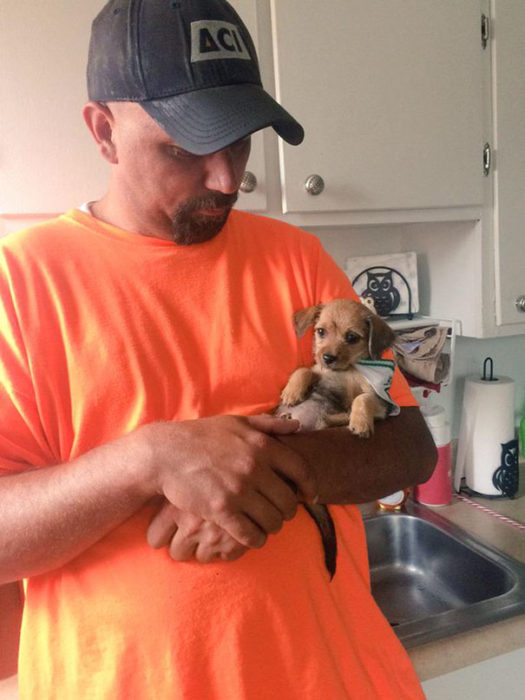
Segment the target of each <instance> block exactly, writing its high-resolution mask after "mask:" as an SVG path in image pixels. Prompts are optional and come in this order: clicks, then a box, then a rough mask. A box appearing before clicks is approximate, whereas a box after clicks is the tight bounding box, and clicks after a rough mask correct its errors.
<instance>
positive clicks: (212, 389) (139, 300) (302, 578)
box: [0, 210, 423, 700]
mask: <svg viewBox="0 0 525 700" xmlns="http://www.w3.org/2000/svg"><path fill="white" fill-rule="evenodd" d="M0 291H1V303H0V329H1V333H0V380H1V381H0V469H1V472H2V473H11V472H14V471H19V470H22V469H26V468H27V467H28V466H31V467H45V466H47V465H51V464H57V463H64V462H67V461H69V460H71V459H74V458H75V457H77V456H78V455H80V454H83V453H84V452H86V451H87V450H89V449H91V448H93V447H95V446H96V445H99V444H101V443H105V442H107V441H109V440H112V439H114V438H116V437H118V436H121V435H123V434H126V433H128V432H130V431H131V430H133V429H134V428H136V427H137V426H139V425H141V424H144V423H146V422H150V421H155V420H185V419H191V418H197V417H200V416H209V415H215V414H224V413H229V414H232V413H233V414H254V413H258V412H262V411H267V410H270V409H271V408H272V407H274V406H275V405H276V403H277V402H278V398H279V393H280V390H281V388H282V386H283V385H284V384H285V382H286V379H287V377H288V375H289V373H290V372H291V370H292V369H294V368H295V367H297V366H298V365H301V364H309V363H310V362H311V347H310V338H308V337H305V338H303V339H301V340H298V339H297V337H296V335H295V332H294V329H293V324H292V321H291V319H292V314H293V312H294V311H296V310H298V309H301V308H305V307H307V306H311V305H313V304H315V303H317V302H319V301H321V300H328V299H331V298H335V297H341V296H348V295H353V294H354V293H353V291H352V290H351V287H350V284H349V281H348V279H347V278H346V276H345V275H344V274H343V272H342V271H341V270H340V269H339V268H338V267H337V266H336V265H335V263H334V262H333V261H332V260H331V259H330V258H329V257H328V256H327V255H326V254H325V253H324V251H323V250H322V248H321V246H320V244H319V242H318V240H317V239H316V238H315V236H313V235H311V234H308V233H305V232H303V231H299V230H297V229H295V228H292V227H290V226H287V225H285V224H283V223H280V222H278V221H273V220H269V219H263V218H261V217H257V216H253V215H249V214H244V213H241V212H233V213H232V215H231V216H230V218H229V220H228V223H227V225H226V226H225V228H224V229H223V231H222V232H221V233H220V234H219V235H218V236H217V237H216V238H215V239H213V240H211V241H209V242H207V243H203V244H200V245H195V246H188V247H180V246H177V245H175V244H173V243H171V242H168V241H164V240H160V239H157V238H149V237H145V236H140V235H137V234H134V233H130V232H127V231H123V230H121V229H118V228H116V227H113V226H110V225H107V224H104V223H102V222H100V221H97V220H96V219H94V218H93V217H91V216H89V215H88V214H85V213H83V212H81V211H79V210H72V211H71V212H69V213H68V214H67V215H64V216H61V217H59V218H58V219H56V220H53V221H51V222H47V223H45V224H42V225H40V226H36V227H33V228H31V229H28V230H26V231H23V232H19V233H17V234H13V235H11V236H9V237H8V238H6V239H4V240H3V241H2V242H1V244H0ZM391 395H392V398H393V399H394V400H395V401H396V402H397V403H399V404H400V405H412V404H414V400H413V398H412V396H411V394H410V390H409V389H408V387H407V385H406V383H405V382H404V380H403V378H402V377H401V376H400V374H399V373H398V372H396V374H395V377H394V382H393V385H392V389H391ZM392 420H395V419H394V418H393V419H392ZM331 510H332V513H333V517H334V521H335V526H336V530H337V535H338V551H339V554H338V563H337V574H336V576H335V578H334V580H333V581H332V582H330V581H329V579H328V574H327V572H326V570H325V566H324V559H323V551H322V546H321V541H320V538H319V533H318V531H317V529H316V526H315V524H314V523H313V521H312V520H311V518H310V517H309V516H308V515H307V514H306V513H305V511H304V510H303V509H299V512H298V514H297V516H296V517H295V518H294V519H293V520H292V521H290V522H287V523H286V524H285V525H284V527H283V528H282V530H281V531H280V532H279V534H277V535H275V536H272V537H270V538H269V540H268V542H267V544H266V545H265V546H264V547H263V548H262V549H260V550H252V551H249V552H247V553H246V554H245V555H244V556H243V557H241V559H239V560H238V561H235V562H214V563H211V564H199V563H198V562H195V561H190V562H181V563H176V562H174V561H172V560H171V559H170V558H169V555H168V553H167V551H165V550H162V551H155V550H153V549H151V548H150V547H148V545H147V543H146V539H145V534H146V529H147V526H148V524H149V521H150V519H151V516H152V512H153V511H152V510H151V509H149V508H144V509H142V510H141V511H139V512H138V513H136V515H135V516H133V517H131V518H130V519H129V520H127V521H126V522H125V523H123V524H122V525H121V526H119V527H117V528H116V529H115V530H114V531H113V532H111V533H110V534H108V535H107V536H106V537H104V538H103V539H101V540H100V541H99V542H98V543H97V544H95V545H93V546H92V547H90V548H89V549H87V550H86V551H85V552H84V553H83V554H81V555H80V556H78V557H76V558H75V559H73V560H72V561H71V562H69V563H68V564H67V565H65V566H63V567H61V568H59V569H56V570H54V571H51V572H49V573H47V574H44V575H41V576H36V577H33V578H31V579H29V580H28V581H27V598H26V606H25V611H24V620H23V625H22V638H21V648H20V674H19V679H20V693H21V698H22V699H24V698H46V700H51V699H52V698H57V699H60V700H63V699H64V698H74V699H75V700H80V699H81V698H86V700H87V699H88V698H89V700H91V699H92V698H96V699H97V700H103V699H106V698H107V699H108V700H109V699H111V700H117V699H118V698H122V700H129V699H130V698H133V699H139V700H141V699H142V700H151V698H159V699H160V700H164V699H168V698H169V699H172V698H177V699H179V698H181V699H188V700H201V699H202V700H241V699H242V700H264V699H265V698H272V700H275V699H276V698H283V699H284V698H286V699H287V700H288V699H292V698H299V697H300V698H311V699H312V700H317V699H318V698H330V700H338V699H343V698H345V699H346V698H358V699H359V700H366V699H367V698H373V699H374V700H376V699H377V698H381V700H386V699H388V698H392V699H395V700H400V699H401V698H410V699H412V698H422V697H423V694H422V692H421V690H420V686H419V683H418V681H417V678H416V676H415V674H414V671H413V669H412V666H411V664H410V661H409V659H408V657H407V655H406V653H405V651H404V650H403V648H402V646H401V645H400V643H399V641H398V640H397V638H396V637H395V635H394V633H393V632H392V630H391V629H390V627H389V625H388V623H387V621H386V620H385V619H384V617H383V616H382V614H381V613H380V611H379V610H378V608H377V606H376V605H375V603H374V601H373V599H372V597H371V595H370V590H369V576H368V565H367V554H366V546H365V539H364V531H363V524H362V521H361V517H360V514H359V511H358V509H357V508H356V507H354V506H334V507H332V508H331ZM30 526H31V524H30V523H28V527H30Z"/></svg>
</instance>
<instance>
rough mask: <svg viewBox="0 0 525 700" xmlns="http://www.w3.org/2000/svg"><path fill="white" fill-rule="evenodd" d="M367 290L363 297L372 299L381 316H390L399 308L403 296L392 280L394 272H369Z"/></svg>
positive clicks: (367, 274)
mask: <svg viewBox="0 0 525 700" xmlns="http://www.w3.org/2000/svg"><path fill="white" fill-rule="evenodd" d="M366 279H367V284H366V289H365V290H364V291H363V293H362V294H361V296H363V297H365V298H366V297H371V298H372V299H373V300H374V306H375V309H376V312H377V313H378V314H379V316H389V315H390V314H391V313H393V312H394V311H395V310H396V309H397V307H398V306H399V302H400V301H401V295H400V293H399V290H398V289H397V288H396V287H395V284H394V280H393V279H392V270H389V271H386V272H373V271H371V270H367V273H366Z"/></svg>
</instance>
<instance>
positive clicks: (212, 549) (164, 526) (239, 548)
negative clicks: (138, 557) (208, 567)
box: [147, 501, 248, 564]
mask: <svg viewBox="0 0 525 700" xmlns="http://www.w3.org/2000/svg"><path fill="white" fill-rule="evenodd" d="M147 539H148V544H149V545H150V546H151V547H154V548H155V549H160V548H161V547H166V546H168V550H169V553H170V556H171V558H172V559H174V560H175V561H188V560H189V559H196V560H197V561H199V562H201V563H202V564H207V563H208V562H211V561H215V560H216V559H222V560H223V561H234V560H235V559H239V557H241V556H242V555H243V554H244V553H245V552H246V551H247V550H248V548H247V547H244V546H243V545H242V544H239V543H238V542H237V540H234V539H233V537H232V536H231V535H229V534H228V533H227V532H225V531H224V530H222V529H221V528H220V527H219V526H218V525H215V524H214V523H210V522H207V521H206V520H202V518H199V516H197V515H193V514H192V513H184V512H182V511H181V510H179V509H178V508H176V507H175V506H173V505H172V504H171V503H168V502H167V501H166V502H165V503H164V505H163V506H162V508H161V509H160V511H159V512H158V513H157V515H156V516H155V517H154V518H153V520H152V521H151V524H150V526H149V528H148V534H147Z"/></svg>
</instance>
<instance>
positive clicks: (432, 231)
mask: <svg viewBox="0 0 525 700" xmlns="http://www.w3.org/2000/svg"><path fill="white" fill-rule="evenodd" d="M310 230H311V231H312V232H313V233H315V234H316V235H317V236H318V237H319V239H320V240H321V242H322V244H323V246H324V248H325V249H326V250H327V251H328V252H329V253H330V255H332V257H333V258H334V259H335V261H336V262H337V263H338V264H339V265H340V266H341V267H343V268H344V265H345V261H346V258H348V257H350V256H351V255H365V254H375V253H397V252H400V251H409V250H414V251H416V252H417V254H418V274H419V292H420V301H421V312H422V313H424V314H428V313H429V310H430V309H431V308H432V309H433V310H434V309H435V308H436V307H438V308H440V310H441V311H443V315H442V318H444V319H447V320H451V319H454V318H459V317H461V316H462V315H463V314H465V313H468V310H467V309H465V308H463V306H462V299H461V298H457V296H456V295H455V292H454V295H450V291H449V290H448V289H445V288H444V285H443V283H441V284H440V277H442V275H441V274H440V271H441V272H442V271H444V270H445V269H446V270H447V278H449V277H448V275H450V273H451V272H452V274H454V275H456V276H458V278H459V279H460V280H461V285H465V287H470V286H471V285H472V286H473V283H474V280H475V275H476V274H477V273H476V269H477V267H476V261H475V260H474V258H473V256H472V255H470V252H469V251H470V243H471V241H473V240H474V239H475V237H476V236H477V235H478V228H477V223H476V222H472V223H471V222H461V223H438V224H407V225H394V226H380V227H355V228H340V229H337V228H336V229H332V230H326V229H310ZM451 251H454V252H453V253H452V252H451ZM461 285H460V286H461ZM432 295H433V296H434V299H433V298H432ZM436 297H439V300H438V299H436ZM480 303H481V302H480ZM489 355H490V356H491V357H492V358H493V360H494V367H495V373H496V374H497V375H498V374H499V375H505V376H508V377H512V378H513V379H514V380H515V383H516V399H515V408H516V424H517V423H518V422H519V419H520V417H521V415H522V411H523V410H524V409H525V335H517V336H508V337H503V338H490V339H477V338H467V337H462V336H459V337H458V338H457V341H456V353H455V357H454V376H453V378H452V381H451V383H450V385H449V386H447V387H445V388H444V389H443V390H442V392H441V393H440V394H435V393H433V394H432V396H431V397H430V398H429V400H428V402H429V403H441V404H442V405H443V406H444V407H445V409H446V410H447V411H448V414H449V416H450V420H451V426H452V434H453V437H457V435H458V432H459V422H460V419H461V404H462V398H463V387H464V382H465V377H466V376H467V375H469V374H477V373H481V370H482V365H483V360H484V359H485V358H486V357H487V356H489ZM418 398H421V397H420V395H419V394H418Z"/></svg>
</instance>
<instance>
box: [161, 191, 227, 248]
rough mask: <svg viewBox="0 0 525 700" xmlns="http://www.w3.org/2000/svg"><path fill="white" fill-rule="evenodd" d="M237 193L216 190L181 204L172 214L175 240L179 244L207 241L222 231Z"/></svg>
mask: <svg viewBox="0 0 525 700" xmlns="http://www.w3.org/2000/svg"><path fill="white" fill-rule="evenodd" d="M236 201H237V193H234V194H222V193H221V192H216V193H214V194H209V195H206V196H204V197H199V198H198V199H197V198H195V199H190V200H188V201H187V202H185V203H184V204H181V205H180V206H179V207H178V209H177V210H176V211H175V213H174V214H173V216H172V219H171V221H172V230H173V240H174V241H175V243H177V244H178V245H194V244H196V243H205V242H206V241H209V240H211V239H212V238H215V236H216V235H217V234H218V233H220V231H221V230H222V228H223V226H224V224H225V223H226V220H227V219H228V216H229V215H230V211H231V210H232V207H233V205H234V204H235V202H236Z"/></svg>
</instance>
